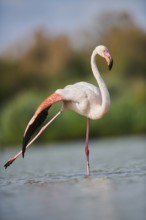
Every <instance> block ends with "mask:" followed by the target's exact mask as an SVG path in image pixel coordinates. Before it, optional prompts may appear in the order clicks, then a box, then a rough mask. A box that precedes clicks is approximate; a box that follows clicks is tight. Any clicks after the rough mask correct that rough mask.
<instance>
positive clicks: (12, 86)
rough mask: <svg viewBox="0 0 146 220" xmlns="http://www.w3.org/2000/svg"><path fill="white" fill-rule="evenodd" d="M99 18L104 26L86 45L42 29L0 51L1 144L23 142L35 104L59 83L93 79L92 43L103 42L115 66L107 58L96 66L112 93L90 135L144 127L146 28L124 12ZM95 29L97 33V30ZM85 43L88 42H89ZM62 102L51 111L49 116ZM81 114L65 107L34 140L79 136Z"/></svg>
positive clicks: (142, 130)
mask: <svg viewBox="0 0 146 220" xmlns="http://www.w3.org/2000/svg"><path fill="white" fill-rule="evenodd" d="M107 21H108V23H105V20H102V19H101V23H102V26H103V28H102V31H101V32H100V35H99V33H98V31H94V34H93V33H92V34H91V33H90V36H91V39H90V41H91V42H92V44H91V43H90V47H89V46H88V47H84V49H83V48H82V49H78V50H77V49H76V50H75V49H73V48H72V46H71V43H70V42H69V40H68V38H67V37H65V36H60V37H56V38H51V37H49V36H46V35H45V33H44V32H43V31H39V32H37V33H35V34H34V39H33V43H32V44H31V45H30V46H29V48H27V50H25V51H23V52H22V53H17V56H16V55H15V56H14V54H15V53H14V51H9V52H7V53H6V54H5V55H4V54H3V55H1V57H0V74H1V80H0V103H1V108H0V125H1V126H0V144H1V145H3V146H4V145H5V146H6V145H15V144H21V140H22V137H23V133H24V130H25V127H26V125H27V123H28V121H29V119H30V118H31V116H32V115H33V113H34V111H35V109H36V107H37V106H38V105H39V104H40V103H41V101H43V100H44V99H45V98H46V97H47V96H48V95H50V94H51V93H52V92H54V91H55V90H56V89H57V88H61V87H64V86H65V85H66V84H71V83H75V82H77V81H88V82H91V83H94V84H96V82H95V80H94V77H93V76H92V74H91V68H90V55H91V52H92V50H93V48H94V47H95V46H96V45H99V44H105V45H107V47H108V48H109V50H110V52H111V54H112V56H113V58H114V66H113V69H112V71H111V72H108V70H107V67H106V65H105V62H104V61H103V60H102V59H100V58H98V66H99V69H100V72H101V74H102V77H103V78H104V80H105V82H106V84H107V86H108V88H109V91H110V94H111V109H110V112H109V113H108V114H107V115H106V116H105V117H104V118H103V119H101V120H98V121H93V122H92V123H91V132H90V134H91V136H93V137H103V136H115V135H128V134H145V133H146V61H145V58H146V33H145V32H144V31H143V30H141V29H140V28H139V27H137V26H136V25H135V24H134V23H133V21H132V20H131V18H130V17H129V16H128V15H127V14H124V13H121V14H120V15H112V16H111V15H110V16H109V15H108V14H107ZM96 32H97V33H96ZM87 45H89V44H87ZM59 108H60V104H56V105H55V106H54V107H52V108H51V109H50V111H49V117H48V119H49V118H50V117H51V116H52V115H54V114H55V112H56V111H57V109H59ZM84 135H85V119H84V117H82V116H79V115H77V114H76V113H73V112H66V113H65V114H62V115H61V116H60V118H59V119H57V120H56V121H55V122H54V123H53V124H52V125H50V127H49V128H48V129H47V131H46V132H45V133H44V134H43V135H42V136H41V137H40V138H39V140H38V141H43V142H47V141H50V140H65V139H73V138H82V137H84Z"/></svg>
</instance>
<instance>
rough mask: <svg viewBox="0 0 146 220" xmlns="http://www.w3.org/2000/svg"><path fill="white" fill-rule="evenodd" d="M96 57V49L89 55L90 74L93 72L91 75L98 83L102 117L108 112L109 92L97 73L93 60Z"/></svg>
mask: <svg viewBox="0 0 146 220" xmlns="http://www.w3.org/2000/svg"><path fill="white" fill-rule="evenodd" d="M96 55H97V51H96V49H95V50H94V51H93V53H92V55H91V68H92V72H93V75H94V77H95V79H96V81H97V83H98V86H99V89H100V92H101V100H102V102H101V106H100V109H99V111H100V115H101V116H102V115H104V114H105V113H106V112H108V111H109V107H110V95H109V92H108V89H107V86H106V84H105V82H104V80H103V79H102V77H101V75H100V73H99V70H98V68H97V65H96V60H95V57H96Z"/></svg>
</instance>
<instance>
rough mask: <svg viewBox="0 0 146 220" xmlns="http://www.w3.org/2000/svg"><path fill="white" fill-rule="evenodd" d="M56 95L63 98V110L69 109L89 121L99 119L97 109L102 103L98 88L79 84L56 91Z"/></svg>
mask: <svg viewBox="0 0 146 220" xmlns="http://www.w3.org/2000/svg"><path fill="white" fill-rule="evenodd" d="M56 93H59V94H60V95H63V96H64V109H65V110H66V109H71V110H73V111H75V112H77V113H79V114H81V115H83V116H85V117H88V118H91V119H97V118H99V108H100V106H101V103H102V97H101V93H100V90H99V88H98V87H96V86H94V85H92V84H90V83H86V82H79V83H76V84H73V85H68V86H66V87H65V88H64V89H58V90H57V91H56Z"/></svg>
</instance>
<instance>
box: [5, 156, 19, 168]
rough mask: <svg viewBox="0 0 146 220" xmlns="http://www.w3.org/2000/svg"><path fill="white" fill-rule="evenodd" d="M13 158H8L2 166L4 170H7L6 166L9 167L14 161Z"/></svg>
mask: <svg viewBox="0 0 146 220" xmlns="http://www.w3.org/2000/svg"><path fill="white" fill-rule="evenodd" d="M15 159H16V158H15V157H12V158H10V159H9V160H8V161H7V162H6V163H5V165H4V167H5V169H7V167H8V166H10V165H11V164H12V163H13V162H14V161H15Z"/></svg>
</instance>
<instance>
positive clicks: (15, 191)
mask: <svg viewBox="0 0 146 220" xmlns="http://www.w3.org/2000/svg"><path fill="white" fill-rule="evenodd" d="M67 145H69V144H67ZM97 145H98V147H97ZM75 146H76V147H75ZM83 146H84V144H83V143H78V144H77V143H76V144H74V143H72V144H71V143H70V148H69V147H66V146H65V144H63V146H62V145H61V144H60V145H59V146H58V147H55V146H53V147H52V148H45V147H42V146H41V148H32V149H31V150H30V151H29V152H27V155H26V158H25V160H23V159H22V158H19V159H18V160H17V161H16V162H15V163H14V165H13V166H11V167H10V168H9V169H7V170H4V169H3V164H4V162H5V161H6V159H7V158H8V157H9V156H10V155H11V154H13V153H15V152H14V151H16V150H15V149H14V150H11V152H10V151H9V150H8V151H4V152H1V155H0V163H1V168H0V198H1V200H0V214H1V219H2V220H7V219H11V220H13V219H14V220H17V219H21V220H23V219H25V220H26V219H32V220H40V219H41V218H42V219H44V220H45V219H51V220H68V219H69V220H75V219H81V220H83V219H84V220H86V219H88V220H89V219H90V220H97V219H100V220H102V219H103V220H106V219H107V220H118V219H128V220H137V219H140V220H145V216H146V211H145V210H146V201H145V198H146V188H145V185H146V163H145V162H146V161H145V153H146V146H145V139H141V138H132V139H118V140H109V141H98V144H97V142H92V143H91V145H90V148H91V149H90V152H91V157H90V161H91V177H87V176H86V162H85V155H84V148H83Z"/></svg>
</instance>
